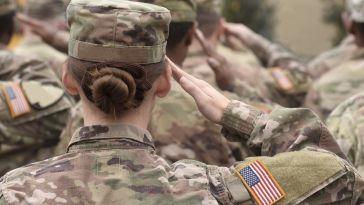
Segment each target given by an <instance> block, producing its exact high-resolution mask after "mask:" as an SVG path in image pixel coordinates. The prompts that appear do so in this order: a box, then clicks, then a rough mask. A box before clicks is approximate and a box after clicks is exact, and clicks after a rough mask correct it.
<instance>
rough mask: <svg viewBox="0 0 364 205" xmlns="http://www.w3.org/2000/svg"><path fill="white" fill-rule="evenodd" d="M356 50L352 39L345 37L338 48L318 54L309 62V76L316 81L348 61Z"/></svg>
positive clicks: (351, 37)
mask: <svg viewBox="0 0 364 205" xmlns="http://www.w3.org/2000/svg"><path fill="white" fill-rule="evenodd" d="M357 49H358V47H357V46H356V45H355V42H354V37H353V36H351V35H350V36H348V37H346V38H345V39H344V40H343V41H342V43H341V44H340V45H339V46H337V47H335V48H333V49H331V50H329V51H326V52H324V53H322V54H320V55H319V56H317V57H316V58H315V59H313V60H312V61H310V62H309V64H308V66H307V67H308V72H309V74H310V76H311V77H312V78H313V79H318V78H319V77H321V76H322V75H323V74H325V73H326V72H328V71H330V70H332V69H333V68H336V67H337V66H338V65H340V64H341V63H342V62H346V61H348V60H350V59H351V58H352V56H353V54H354V53H355V51H356V50H357Z"/></svg>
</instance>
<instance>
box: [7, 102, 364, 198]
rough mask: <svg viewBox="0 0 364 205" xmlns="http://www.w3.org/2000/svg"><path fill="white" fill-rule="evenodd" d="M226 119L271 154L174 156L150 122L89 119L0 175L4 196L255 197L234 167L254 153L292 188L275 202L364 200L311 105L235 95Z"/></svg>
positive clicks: (358, 181) (235, 134)
mask: <svg viewBox="0 0 364 205" xmlns="http://www.w3.org/2000/svg"><path fill="white" fill-rule="evenodd" d="M222 124H223V125H224V132H225V133H226V134H227V137H230V138H233V139H235V140H237V139H240V140H241V141H242V142H244V141H248V145H249V146H250V147H251V148H254V150H255V151H256V152H257V153H261V154H262V155H265V157H253V158H249V159H246V161H244V162H240V163H237V164H236V165H235V166H233V167H231V168H230V169H229V168H226V167H217V166H211V165H206V164H203V163H200V162H197V161H192V160H183V161H178V162H176V163H174V164H169V163H168V162H166V161H165V160H164V159H163V158H161V157H159V156H157V155H155V148H154V143H153V138H152V136H151V135H150V134H149V132H148V131H146V130H143V129H140V128H137V127H133V126H131V125H114V126H101V125H100V126H97V125H95V126H92V127H83V128H80V129H79V130H77V131H76V132H75V134H74V136H73V137H72V140H71V142H70V144H69V146H68V152H67V154H64V155H62V156H58V157H55V158H52V159H49V160H46V161H42V162H38V163H34V164H32V165H29V166H26V167H23V168H19V169H16V170H14V171H12V172H9V173H8V174H6V175H5V176H4V177H3V178H1V179H0V190H1V192H0V204H1V205H3V204H22V203H25V204H59V203H65V204H80V203H83V204H115V203H120V202H121V201H122V202H123V203H126V204H146V203H147V204H216V205H217V204H253V203H254V202H253V201H252V199H250V196H249V193H248V192H247V190H246V189H245V188H244V186H243V184H242V182H241V181H240V179H239V178H238V177H237V176H236V175H234V173H233V171H234V170H235V169H237V168H239V167H242V166H245V165H247V163H249V162H251V161H253V160H256V159H259V160H260V161H261V162H262V163H264V164H265V165H266V166H267V168H268V169H269V170H270V172H271V173H272V174H273V176H274V177H275V178H276V180H277V182H278V183H279V184H280V185H281V187H282V188H283V190H284V191H285V192H286V197H285V198H284V199H283V200H281V201H279V202H278V203H277V204H299V203H307V204H330V203H343V204H358V203H361V201H359V200H358V198H359V197H360V195H361V194H362V192H363V188H364V184H363V180H362V178H361V177H359V175H358V174H357V173H356V171H355V169H353V167H352V166H351V165H350V164H349V163H348V162H346V161H345V160H344V159H343V158H340V157H338V155H339V156H343V153H341V151H340V149H339V148H338V145H337V144H336V142H335V141H334V140H333V138H332V136H331V135H330V134H329V132H327V131H326V129H325V127H324V126H323V123H321V122H320V121H319V120H318V119H317V118H316V117H315V115H314V114H313V113H312V112H311V111H310V110H308V109H276V110H274V111H273V112H272V114H270V115H266V114H263V113H260V112H259V111H257V110H255V109H254V108H252V107H250V106H247V105H246V104H243V103H240V102H237V101H234V102H232V103H231V104H230V105H229V107H228V109H226V112H225V114H224V117H223V122H222ZM236 128H237V129H236ZM285 137H289V139H290V140H286V139H285ZM322 142H325V143H322ZM324 149H329V150H331V151H333V152H334V153H336V154H338V155H334V154H332V153H330V152H327V151H325V150H324ZM286 151H292V152H286ZM282 167H283V168H284V169H282Z"/></svg>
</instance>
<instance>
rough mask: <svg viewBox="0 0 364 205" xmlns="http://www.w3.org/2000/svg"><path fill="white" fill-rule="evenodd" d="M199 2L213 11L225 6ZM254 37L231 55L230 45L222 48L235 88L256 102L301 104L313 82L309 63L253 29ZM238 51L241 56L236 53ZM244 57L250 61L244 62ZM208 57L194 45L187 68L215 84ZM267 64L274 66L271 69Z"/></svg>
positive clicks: (203, 1) (238, 93) (241, 95)
mask: <svg viewBox="0 0 364 205" xmlns="http://www.w3.org/2000/svg"><path fill="white" fill-rule="evenodd" d="M197 2H198V4H197V5H198V6H199V7H201V8H200V10H205V11H206V10H207V11H213V12H215V13H216V14H218V15H220V13H221V11H220V10H219V9H218V8H220V9H221V6H220V7H219V6H217V5H218V3H213V2H214V1H205V0H200V1H197ZM215 2H219V0H215ZM220 4H221V2H220ZM250 38H251V41H250V43H251V44H250V45H247V47H245V49H244V50H242V51H240V52H237V53H235V55H231V52H229V53H230V54H229V53H228V54H227V52H226V49H219V50H220V51H219V52H221V54H223V56H224V57H225V58H226V59H227V61H228V62H229V63H230V64H231V66H230V67H231V68H234V72H235V74H236V77H237V79H236V80H235V82H234V84H235V86H234V88H233V92H234V93H235V94H237V95H238V96H240V97H242V98H244V99H248V100H251V101H253V102H257V101H258V102H259V101H260V102H264V103H271V102H274V103H279V104H281V105H284V106H289V107H294V106H297V105H299V104H300V103H301V102H302V100H303V98H304V95H305V93H306V91H307V89H308V85H309V83H310V78H309V77H308V76H307V74H306V73H305V72H304V71H305V70H306V68H305V66H304V65H303V64H302V63H301V62H299V61H298V59H296V58H294V56H292V55H291V54H289V53H288V52H287V51H285V50H283V49H282V48H281V47H280V46H278V45H275V44H272V43H270V42H269V41H267V40H266V39H264V38H263V37H261V36H259V35H257V34H255V33H253V32H252V34H251V36H250ZM218 48H220V46H219V47H218ZM224 50H225V51H224ZM247 50H248V51H247ZM237 55H240V57H236V56H237ZM243 59H246V61H245V62H242V60H243ZM206 60H207V56H206V55H205V54H204V52H203V51H202V50H201V49H197V48H195V50H193V49H191V52H190V53H189V55H188V58H187V60H186V62H185V63H184V68H185V70H186V71H188V72H189V73H191V74H193V75H194V76H196V77H199V78H201V79H205V80H207V81H208V82H209V83H210V84H213V85H214V84H216V83H215V75H214V72H213V71H212V70H211V68H210V67H209V65H208V64H207V62H206ZM263 66H264V67H269V68H272V69H269V70H267V69H265V68H264V67H263ZM256 79H260V80H256Z"/></svg>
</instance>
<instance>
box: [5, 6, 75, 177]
mask: <svg viewBox="0 0 364 205" xmlns="http://www.w3.org/2000/svg"><path fill="white" fill-rule="evenodd" d="M15 11H16V4H15V1H14V0H0V24H1V25H2V26H1V27H0V30H1V31H0V40H1V41H0V81H1V82H0V87H1V91H0V175H3V174H5V173H6V172H7V171H9V170H12V169H14V168H17V167H19V166H23V165H25V164H28V163H30V162H33V161H37V160H40V159H45V158H48V157H50V156H52V154H50V153H48V151H49V150H46V149H45V148H48V147H51V146H54V145H56V144H57V143H58V141H59V135H60V133H61V131H62V130H63V129H64V127H65V121H66V120H67V118H68V110H69V108H70V107H71V102H70V100H69V99H68V98H67V97H66V96H65V95H64V91H63V89H62V86H61V83H60V81H59V80H58V78H57V76H56V75H55V73H54V72H53V70H52V69H51V68H50V67H49V66H48V65H47V64H45V63H43V62H41V61H39V60H36V59H33V58H29V57H27V56H25V57H23V56H18V55H15V54H13V53H12V52H10V51H8V50H7V49H6V45H7V44H8V43H9V40H10V38H11V36H12V34H13V31H14V19H13V18H14V15H15Z"/></svg>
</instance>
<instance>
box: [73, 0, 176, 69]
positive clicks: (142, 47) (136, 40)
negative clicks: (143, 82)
mask: <svg viewBox="0 0 364 205" xmlns="http://www.w3.org/2000/svg"><path fill="white" fill-rule="evenodd" d="M67 19H68V24H69V26H70V41H69V51H68V53H69V55H70V56H71V57H74V58H76V59H80V60H85V61H92V62H125V63H134V64H153V63H159V62H161V61H162V60H163V59H164V57H165V55H166V44H167V38H168V33H169V23H170V21H171V15H170V13H169V11H168V10H167V9H166V8H163V7H160V6H156V5H152V4H145V3H140V2H132V1H120V0H72V1H71V2H70V4H69V5H68V8H67Z"/></svg>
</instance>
